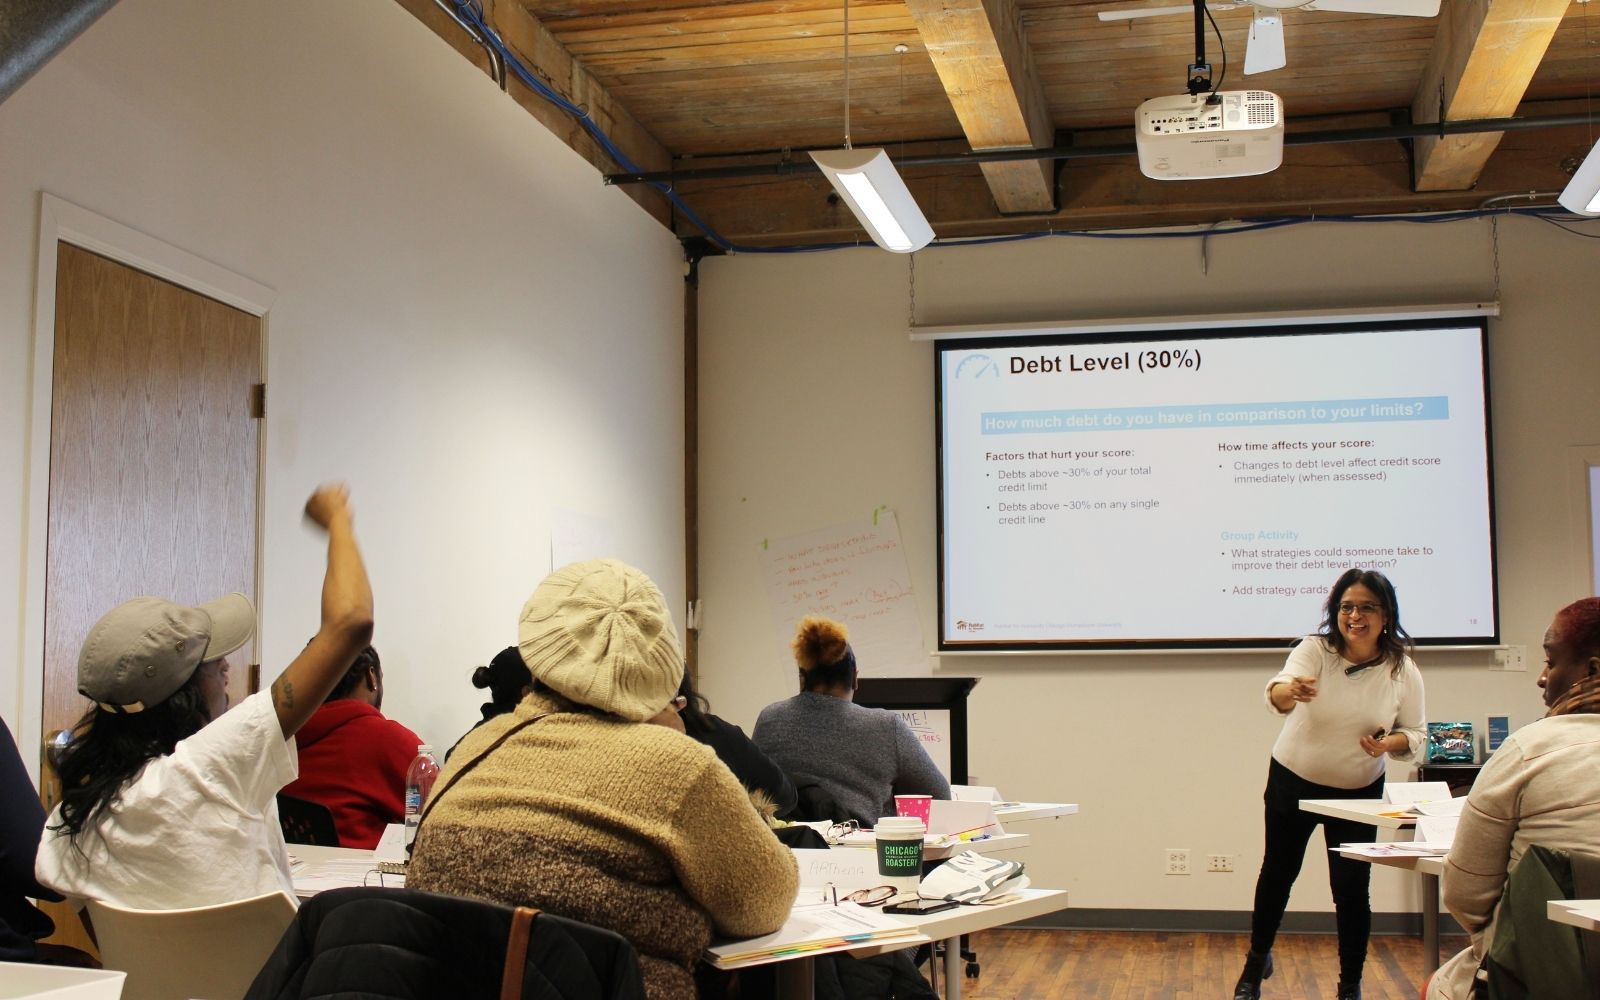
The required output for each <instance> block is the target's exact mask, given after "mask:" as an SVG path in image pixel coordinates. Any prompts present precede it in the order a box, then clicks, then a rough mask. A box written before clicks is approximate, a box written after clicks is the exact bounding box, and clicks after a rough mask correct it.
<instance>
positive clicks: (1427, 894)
mask: <svg viewBox="0 0 1600 1000" xmlns="http://www.w3.org/2000/svg"><path fill="white" fill-rule="evenodd" d="M1437 968H1439V876H1437V875H1429V874H1426V873H1424V874H1423V876H1422V969H1423V971H1424V972H1425V973H1432V972H1433V971H1434V970H1435V969H1437Z"/></svg>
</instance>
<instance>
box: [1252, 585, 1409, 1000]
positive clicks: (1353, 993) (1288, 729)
mask: <svg viewBox="0 0 1600 1000" xmlns="http://www.w3.org/2000/svg"><path fill="white" fill-rule="evenodd" d="M1410 649H1411V637H1410V636H1408V635H1407V634H1406V631H1405V629H1404V628H1402V627H1401V625H1400V606H1399V602H1398V601H1397V600H1396V598H1395V593H1394V586H1393V585H1392V584H1391V583H1390V582H1389V580H1388V578H1387V577H1385V576H1384V575H1383V574H1382V573H1379V572H1377V571H1375V570H1363V569H1349V570H1346V571H1345V572H1344V574H1343V575H1341V576H1340V577H1339V579H1338V580H1336V581H1335V582H1334V585H1333V589H1332V590H1331V591H1330V592H1329V593H1328V602H1327V604H1326V606H1325V608H1324V613H1323V619H1322V626H1321V628H1320V630H1319V631H1318V633H1317V634H1316V635H1311V636H1307V637H1306V638H1305V639H1303V640H1302V641H1301V642H1300V644H1299V645H1297V646H1295V648H1294V649H1293V650H1292V651H1291V652H1290V653H1289V659H1288V662H1287V663H1285V664H1284V667H1283V669H1282V670H1280V671H1279V672H1278V673H1277V675H1276V676H1274V677H1273V678H1272V679H1271V680H1270V681H1268V682H1267V689H1266V699H1267V704H1268V705H1270V706H1271V708H1272V710H1273V711H1274V712H1276V713H1278V714H1279V715H1282V716H1286V717H1287V718H1286V719H1285V721H1284V724H1283V730H1282V732H1280V733H1279V735H1278V742H1277V743H1276V744H1274V745H1273V748H1272V761H1271V764H1270V765H1269V767H1268V771H1267V790H1266V794H1265V795H1264V796H1263V798H1264V799H1265V802H1266V851H1265V855H1264V856H1263V857H1262V859H1261V874H1260V875H1259V876H1258V877H1257V879H1256V894H1255V908H1254V911H1253V912H1252V914H1251V919H1250V953H1249V955H1247V956H1246V957H1245V964H1244V971H1243V973H1241V974H1240V976H1239V982H1238V984H1237V985H1236V986H1235V987H1234V992H1233V996H1234V1000H1257V998H1259V997H1260V996H1261V981H1262V980H1263V979H1265V978H1267V977H1268V976H1271V975H1272V944H1273V942H1274V941H1275V940H1276V939H1277V935H1278V925H1279V924H1280V923H1281V922H1282V921H1283V912H1284V909H1285V908H1286V907H1287V906H1288V904H1289V891H1290V890H1291V889H1292V888H1293V887H1294V880H1295V878H1296V876H1298V875H1299V874H1300V864H1301V862H1302V861H1303V860H1304V858H1305V852H1306V844H1307V843H1308V842H1309V841H1310V839H1311V834H1312V832H1313V831H1314V830H1315V829H1316V828H1317V825H1318V824H1319V823H1320V824H1322V825H1323V838H1324V839H1325V840H1326V842H1327V845H1328V846H1329V847H1335V846H1337V845H1339V844H1344V843H1351V842H1362V841H1372V840H1376V839H1377V830H1376V828H1374V827H1373V826H1371V825H1368V824H1363V823H1355V822H1351V821H1349V820H1340V819H1330V818H1325V817H1321V816H1315V815H1313V814H1311V813H1308V812H1302V811H1301V809H1300V800H1301V799H1337V798H1345V799H1374V798H1379V797H1381V796H1382V795H1383V775H1384V765H1385V763H1386V761H1385V758H1387V757H1393V758H1395V759H1396V760H1410V759H1412V758H1413V757H1414V756H1415V754H1416V752H1417V751H1418V750H1419V749H1420V748H1421V747H1422V739H1423V728H1424V726H1423V704H1422V674H1421V673H1420V672H1419V671H1418V670H1417V666H1416V664H1415V663H1413V662H1411V657H1410V655H1409V653H1410ZM1371 872H1372V866H1371V865H1367V864H1363V863H1361V862H1359V861H1351V860H1348V859H1345V858H1341V857H1340V856H1339V855H1337V854H1329V855H1328V881H1329V884H1330V886H1331V888H1332V890H1333V903H1334V910H1335V913H1336V920H1337V926H1338V931H1339V992H1338V997H1339V1000H1360V998H1361V970H1362V966H1363V965H1364V964H1365V962H1366V958H1367V937H1368V935H1369V933H1370V932H1371V929H1372V904H1371V900H1370V898H1369V897H1368V894H1367V886H1368V883H1369V881H1370V876H1371Z"/></svg>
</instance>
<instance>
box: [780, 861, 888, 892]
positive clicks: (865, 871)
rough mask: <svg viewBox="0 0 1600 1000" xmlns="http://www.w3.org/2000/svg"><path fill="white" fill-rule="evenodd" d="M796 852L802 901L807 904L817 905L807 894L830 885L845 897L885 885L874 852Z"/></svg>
mask: <svg viewBox="0 0 1600 1000" xmlns="http://www.w3.org/2000/svg"><path fill="white" fill-rule="evenodd" d="M793 853H794V860H795V864H797V865H798V866H799V868H800V898H801V900H802V901H803V902H804V901H811V902H816V901H817V900H809V899H808V897H807V892H808V891H815V890H818V889H821V888H822V887H824V886H827V885H828V884H829V883H832V885H833V886H834V887H835V888H836V889H838V890H839V894H840V895H841V896H842V895H844V894H845V893H847V892H854V891H856V890H857V889H870V888H872V887H874V886H879V885H882V884H883V877H882V876H881V875H879V874H878V856H877V854H876V853H875V852H873V851H794V852H793ZM820 898H821V897H818V900H820Z"/></svg>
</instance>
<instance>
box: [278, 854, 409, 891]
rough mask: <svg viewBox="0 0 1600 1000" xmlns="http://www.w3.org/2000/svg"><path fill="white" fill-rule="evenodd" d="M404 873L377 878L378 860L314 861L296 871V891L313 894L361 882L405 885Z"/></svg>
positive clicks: (396, 887) (366, 883) (402, 886)
mask: <svg viewBox="0 0 1600 1000" xmlns="http://www.w3.org/2000/svg"><path fill="white" fill-rule="evenodd" d="M405 884H406V879H405V876H404V875H384V876H383V877H382V878H381V879H380V878H379V877H378V871H377V862H376V861H370V860H350V861H346V860H337V861H313V862H311V863H309V864H307V865H305V866H304V867H302V868H300V870H298V871H296V872H295V873H294V888H295V891H296V892H303V893H314V892H324V891H326V890H328V889H344V888H348V887H350V886H359V885H368V886H372V885H381V886H383V887H385V888H388V889H399V888H404V886H405Z"/></svg>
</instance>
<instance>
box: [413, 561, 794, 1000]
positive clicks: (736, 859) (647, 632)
mask: <svg viewBox="0 0 1600 1000" xmlns="http://www.w3.org/2000/svg"><path fill="white" fill-rule="evenodd" d="M518 640H519V643H518V645H519V648H520V650H521V653H522V659H523V661H524V662H525V663H526V664H527V665H528V670H529V672H530V673H531V674H532V675H533V680H534V689H533V692H532V693H531V694H529V695H528V696H527V697H525V698H523V699H522V701H521V702H520V703H519V704H518V705H517V707H516V708H515V709H514V710H513V711H511V712H509V713H507V714H505V715H502V716H499V717H497V718H495V719H492V720H490V721H488V722H486V723H484V724H483V725H482V726H479V727H478V728H477V729H475V730H473V731H472V732H470V733H468V734H467V736H466V737H464V738H463V739H462V741H461V743H460V745H459V746H458V747H457V749H456V751H455V753H454V754H453V755H452V757H451V759H450V763H449V764H448V765H447V766H446V769H445V771H444V773H443V774H441V775H440V777H439V781H438V783H437V784H436V785H435V788H434V792H433V795H432V797H431V798H430V799H429V801H428V803H427V806H426V809H425V812H424V815H423V821H422V826H421V829H420V830H419V832H418V834H417V841H416V848H415V852H414V854H413V855H412V861H411V866H410V870H409V872H408V877H407V884H408V885H410V886H412V887H414V888H418V889H427V890H430V891H434V892H446V893H451V894H454V895H460V896H472V897H477V898H480V899H489V900H493V901H495V902H500V903H506V904H510V905H522V906H533V907H537V908H539V909H543V910H547V911H549V912H551V913H556V914H559V915H561V916H565V917H569V918H572V919H575V920H582V921H584V922H585V923H590V924H594V925H596V926H599V927H606V928H609V929H611V930H614V931H616V932H617V933H619V934H621V935H622V936H623V937H626V938H628V939H629V940H630V941H631V942H633V945H634V947H635V948H636V949H638V952H639V965H640V969H641V971H642V972H643V974H644V981H645V989H646V993H647V995H648V996H649V997H650V998H651V1000H690V998H693V997H694V996H695V981H694V974H693V973H694V968H695V964H696V963H697V962H698V961H699V958H700V955H701V953H702V952H703V951H704V950H705V947H706V945H707V944H708V943H709V942H710V940H711V937H712V935H713V934H714V933H715V934H719V935H724V936H731V937H749V936H754V935H758V934H768V933H771V932H772V931H775V930H777V929H778V927H779V926H781V925H782V924H783V921H784V919H785V918H786V917H787V916H788V914H789V910H790V907H791V905H792V904H793V902H794V897H795V892H796V890H797V887H798V883H799V878H798V872H797V870H796V867H795V862H794V858H793V855H792V854H791V853H790V851H789V849H788V848H786V847H784V846H783V845H782V844H781V843H779V842H778V840H777V838H775V837H774V836H773V835H772V833H771V832H770V831H769V830H768V829H767V827H766V824H765V823H764V822H763V821H762V819H761V817H760V816H759V815H758V814H757V812H756V810H755V808H754V807H753V806H752V805H751V804H750V800H749V798H748V797H747V796H746V794H745V790H744V788H743V787H742V786H741V785H740V784H739V782H738V780H737V779H735V778H734V776H733V775H732V773H730V772H729V771H728V769H727V767H726V766H725V765H723V764H722V762H721V761H719V760H718V759H717V757H716V755H715V754H714V753H713V752H712V751H711V750H710V749H709V748H707V747H705V746H703V745H702V744H700V743H697V742H695V741H694V740H692V739H690V738H689V737H687V736H685V735H683V733H682V728H681V726H680V727H678V728H677V729H676V730H675V729H672V728H668V727H667V726H663V725H649V724H647V723H649V722H650V721H651V720H652V719H656V718H657V717H658V716H662V714H663V712H666V713H667V714H669V715H670V714H671V708H670V706H671V704H672V702H673V699H674V698H675V697H676V696H677V692H678V685H679V682H680V680H681V679H682V677H683V656H682V653H681V652H680V649H679V645H678V636H677V630H676V629H675V628H674V626H673V622H672V615H671V613H670V612H669V611H668V610H667V605H666V600H665V599H664V598H663V597H662V595H661V591H660V590H659V589H658V588H657V587H656V585H655V584H654V583H653V582H652V581H651V580H650V578H649V577H648V576H646V575H645V574H644V573H642V572H640V571H639V570H638V569H635V568H634V567H632V566H628V565H626V564H624V563H621V562H618V561H616V560H612V559H595V560H590V561H588V562H581V563H574V564H572V565H570V566H563V567H562V568H560V569H558V570H556V571H555V572H554V573H551V574H550V575H549V576H548V577H546V578H545V580H544V581H543V582H542V583H540V584H539V587H538V589H537V590H535V591H534V593H533V596H532V597H530V598H529V599H528V602H527V603H526V604H525V605H524V606H523V609H522V615H521V617H520V619H519V627H518Z"/></svg>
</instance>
